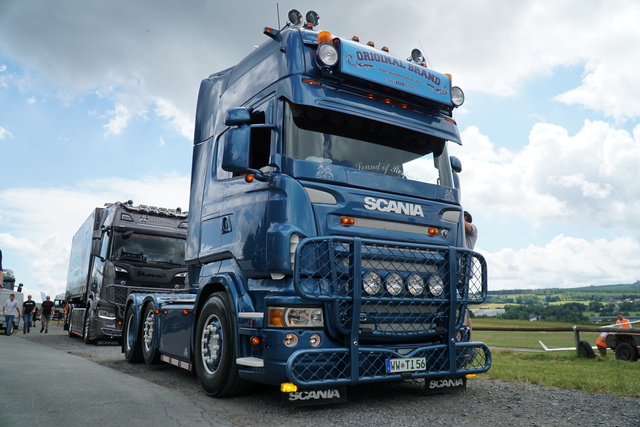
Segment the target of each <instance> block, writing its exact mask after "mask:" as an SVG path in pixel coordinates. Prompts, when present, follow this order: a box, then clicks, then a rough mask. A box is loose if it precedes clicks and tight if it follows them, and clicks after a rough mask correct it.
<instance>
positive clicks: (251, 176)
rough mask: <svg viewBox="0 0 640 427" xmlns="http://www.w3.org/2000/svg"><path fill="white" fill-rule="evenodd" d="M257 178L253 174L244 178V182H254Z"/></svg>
mask: <svg viewBox="0 0 640 427" xmlns="http://www.w3.org/2000/svg"><path fill="white" fill-rule="evenodd" d="M255 179H256V177H255V175H253V174H247V175H245V176H244V180H245V182H253V181H255Z"/></svg>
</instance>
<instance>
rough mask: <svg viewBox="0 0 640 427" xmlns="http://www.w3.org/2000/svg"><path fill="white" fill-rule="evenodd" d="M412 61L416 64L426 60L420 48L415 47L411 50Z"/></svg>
mask: <svg viewBox="0 0 640 427" xmlns="http://www.w3.org/2000/svg"><path fill="white" fill-rule="evenodd" d="M411 61H413V62H415V63H416V64H422V63H423V62H424V56H423V55H422V52H420V49H413V50H412V51H411Z"/></svg>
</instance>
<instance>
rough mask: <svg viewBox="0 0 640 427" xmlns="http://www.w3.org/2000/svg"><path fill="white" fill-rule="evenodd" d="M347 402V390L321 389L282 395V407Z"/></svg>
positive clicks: (336, 388) (338, 388) (341, 388)
mask: <svg viewBox="0 0 640 427" xmlns="http://www.w3.org/2000/svg"><path fill="white" fill-rule="evenodd" d="M346 401H347V388H346V387H334V388H320V389H307V390H298V391H294V392H290V393H282V399H281V401H280V403H281V404H282V406H288V407H291V406H312V405H333V404H335V403H344V402H346Z"/></svg>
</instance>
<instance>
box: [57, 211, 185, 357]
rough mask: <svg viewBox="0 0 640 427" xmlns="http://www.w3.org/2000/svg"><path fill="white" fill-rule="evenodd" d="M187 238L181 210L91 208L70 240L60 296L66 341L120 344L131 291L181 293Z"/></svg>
mask: <svg viewBox="0 0 640 427" xmlns="http://www.w3.org/2000/svg"><path fill="white" fill-rule="evenodd" d="M186 234H187V213H186V212H181V210H180V209H166V208H158V207H154V206H148V205H139V206H134V205H133V202H132V201H128V202H126V203H121V202H116V203H107V204H105V207H104V208H95V209H94V210H93V211H92V212H91V215H89V218H88V219H87V220H86V221H85V223H84V224H83V225H82V227H80V229H79V230H78V231H77V232H76V234H75V235H74V236H73V243H72V245H71V258H70V261H69V273H68V275H67V289H66V292H65V295H62V296H61V297H60V298H62V299H64V300H65V301H66V303H67V306H68V307H69V309H68V312H67V313H66V317H65V329H66V330H67V331H68V332H69V336H70V337H71V336H75V335H78V336H81V337H82V338H83V340H84V342H85V343H87V344H88V343H92V342H94V341H96V340H100V339H105V340H106V339H108V340H119V339H120V338H121V336H122V319H123V315H124V313H123V309H124V305H125V303H126V300H127V296H128V295H129V293H130V292H132V291H141V290H147V291H151V290H153V291H154V292H174V291H177V290H182V291H184V288H185V281H186V280H185V279H186V275H187V267H186V265H185V262H184V254H185V238H186ZM56 298H58V297H56ZM63 308H64V307H63ZM61 311H62V310H61Z"/></svg>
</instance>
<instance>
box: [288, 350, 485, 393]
mask: <svg viewBox="0 0 640 427" xmlns="http://www.w3.org/2000/svg"><path fill="white" fill-rule="evenodd" d="M450 352H454V354H455V358H454V359H453V360H454V363H453V366H452V362H451V360H452V359H451V358H450V357H449V354H450ZM355 353H356V355H357V356H356V357H357V359H356V361H357V364H355V365H352V364H351V356H350V351H349V349H340V350H335V349H329V350H301V351H299V352H297V353H295V354H294V355H292V356H291V358H290V359H289V362H288V365H287V367H288V371H289V372H290V376H291V378H290V380H291V381H292V382H294V383H296V384H299V385H302V386H304V385H307V386H317V385H321V384H323V383H325V384H326V382H328V381H330V382H331V383H332V384H335V385H339V384H355V383H361V382H374V381H393V380H402V379H407V378H408V377H409V378H428V377H443V376H460V375H466V374H473V373H482V372H486V371H487V370H488V369H489V367H490V364H491V355H490V352H489V349H488V348H487V347H486V346H485V345H484V344H482V343H457V344H455V345H453V344H452V345H451V346H447V345H444V344H442V345H437V346H432V347H426V348H420V349H417V350H416V351H414V352H412V353H411V355H410V357H424V358H425V360H426V363H427V365H426V369H425V370H424V371H418V372H411V373H387V372H386V361H387V359H395V358H400V357H402V356H400V355H399V354H398V353H396V352H394V351H393V350H386V349H379V348H366V347H363V348H359V349H355ZM352 366H358V367H359V368H357V372H354V371H353V370H352V369H355V368H352ZM354 374H355V375H354Z"/></svg>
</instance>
